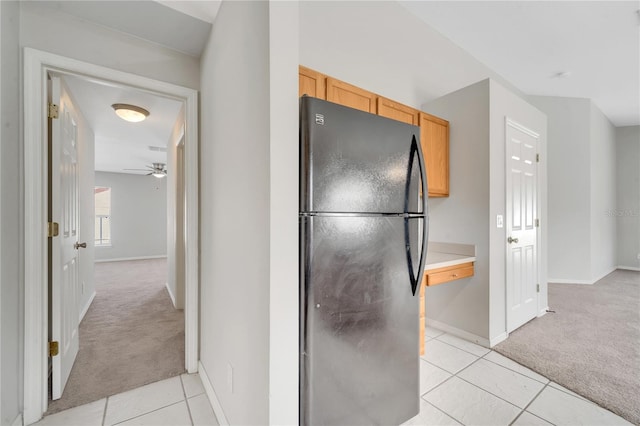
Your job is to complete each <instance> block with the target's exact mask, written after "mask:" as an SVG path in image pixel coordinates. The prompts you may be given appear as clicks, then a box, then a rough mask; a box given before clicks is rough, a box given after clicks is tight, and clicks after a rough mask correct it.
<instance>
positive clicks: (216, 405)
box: [198, 361, 229, 426]
mask: <svg viewBox="0 0 640 426" xmlns="http://www.w3.org/2000/svg"><path fill="white" fill-rule="evenodd" d="M198 374H200V380H202V385H203V386H204V390H205V392H206V393H207V398H209V402H210V403H211V407H213V414H215V415H216V418H217V419H218V423H220V426H229V420H227V416H225V415H224V410H223V409H222V404H220V400H219V399H218V396H217V395H216V392H215V391H214V390H213V385H212V384H211V380H209V376H208V375H207V371H206V370H205V369H204V366H203V365H202V362H201V361H198Z"/></svg>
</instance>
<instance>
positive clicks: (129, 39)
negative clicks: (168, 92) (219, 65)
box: [20, 1, 200, 89]
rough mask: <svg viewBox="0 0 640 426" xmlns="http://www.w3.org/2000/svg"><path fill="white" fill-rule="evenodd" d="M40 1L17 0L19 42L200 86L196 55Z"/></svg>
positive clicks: (177, 82)
mask: <svg viewBox="0 0 640 426" xmlns="http://www.w3.org/2000/svg"><path fill="white" fill-rule="evenodd" d="M39 3H40V2H37V1H22V2H20V45H21V46H28V47H33V48H35V49H39V50H44V51H47V52H51V53H56V54H58V55H62V56H66V57H69V58H73V59H78V60H81V61H85V62H89V63H92V64H96V65H102V66H105V67H109V68H114V69H117V70H120V71H126V72H130V73H132V74H138V75H143V76H145V77H149V78H154V79H156V80H161V81H166V82H169V83H174V84H178V85H181V86H186V87H189V88H193V89H197V88H198V84H199V78H200V72H199V60H198V58H195V57H193V56H189V55H186V54H184V53H181V52H177V51H174V50H171V49H168V48H165V47H162V46H160V45H158V44H155V43H151V42H149V41H146V40H142V39H140V38H137V37H134V36H131V35H128V34H125V33H122V32H119V31H114V30H112V29H109V28H107V27H104V26H102V25H97V24H93V23H91V22H89V21H87V20H84V19H81V18H79V17H76V16H73V15H69V14H66V13H64V12H60V11H57V10H55V9H52V8H51V7H47V6H46V5H45V6H43V5H42V4H39ZM44 3H46V2H44ZM150 19H151V18H150ZM53 34H55V36H52V35H53Z"/></svg>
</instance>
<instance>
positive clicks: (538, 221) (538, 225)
mask: <svg viewBox="0 0 640 426" xmlns="http://www.w3.org/2000/svg"><path fill="white" fill-rule="evenodd" d="M539 227H540V219H536V228H539Z"/></svg>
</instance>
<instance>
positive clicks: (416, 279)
mask: <svg viewBox="0 0 640 426" xmlns="http://www.w3.org/2000/svg"><path fill="white" fill-rule="evenodd" d="M416 154H417V155H418V167H419V168H420V178H421V179H420V180H421V186H422V188H421V189H422V194H423V195H422V197H423V198H422V199H423V200H425V195H426V194H427V185H426V183H427V176H426V174H425V170H424V160H423V158H422V152H421V151H420V148H419V146H418V142H417V141H416V137H415V135H414V136H413V138H412V140H411V151H410V153H409V167H408V168H407V180H406V184H405V192H404V213H405V219H404V241H405V247H406V251H407V267H408V269H409V280H410V281H411V292H412V294H413V295H414V296H415V295H416V290H417V288H418V284H420V281H421V278H422V274H421V272H422V270H423V269H424V262H425V260H426V254H427V239H428V235H429V221H428V216H427V212H426V210H427V209H426V203H425V202H424V201H423V208H422V212H423V214H424V217H423V218H424V223H423V226H422V250H421V251H420V261H419V262H418V265H419V266H418V274H417V276H416V273H415V271H414V269H413V259H412V257H411V239H410V235H409V218H408V217H407V216H406V214H408V213H409V197H410V196H411V193H410V188H411V176H412V171H413V161H414V158H415V156H416Z"/></svg>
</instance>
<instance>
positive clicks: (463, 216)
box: [423, 80, 547, 344]
mask: <svg viewBox="0 0 640 426" xmlns="http://www.w3.org/2000/svg"><path fill="white" fill-rule="evenodd" d="M423 109H425V110H426V111H427V112H429V113H432V114H434V115H437V116H439V117H442V118H444V119H446V120H448V121H449V124H450V135H449V137H450V148H449V149H450V159H449V164H450V195H449V197H448V198H442V199H435V198H430V199H429V204H430V209H429V215H430V226H429V232H430V235H429V239H430V240H431V241H444V242H456V243H466V244H475V245H476V262H475V265H474V266H475V271H474V276H473V277H471V278H468V279H463V280H457V281H454V282H451V283H447V284H446V285H439V286H435V287H429V288H427V289H426V293H425V300H426V312H425V314H426V317H427V322H430V321H436V322H437V323H441V324H444V325H446V326H448V327H454V328H456V329H458V330H461V331H463V332H465V333H470V334H471V335H474V336H477V337H479V338H480V339H477V341H478V342H479V343H482V344H490V343H491V344H492V343H495V342H496V341H498V340H500V339H503V338H504V337H505V336H506V335H505V333H506V311H505V306H506V301H505V296H506V279H505V267H506V266H505V258H506V246H505V240H506V235H505V228H497V227H496V216H497V215H502V216H503V217H505V164H506V160H505V120H506V117H509V118H511V119H512V120H514V121H516V122H518V123H519V124H522V125H523V126H525V127H527V128H529V129H531V130H534V131H536V132H538V133H540V144H541V146H540V147H539V148H540V151H541V153H542V154H543V156H544V150H545V142H546V119H545V116H544V114H542V113H541V112H540V111H538V110H537V109H536V108H534V107H533V106H531V105H530V104H528V103H527V102H525V101H524V100H523V99H521V98H520V97H519V96H517V95H515V94H513V93H512V92H511V91H509V90H507V89H506V88H504V87H503V86H502V85H500V84H498V83H496V82H495V81H492V80H484V81H481V82H479V83H476V84H473V85H471V86H468V87H466V88H464V89H461V90H458V91H456V92H453V93H451V94H448V95H446V96H443V97H441V98H438V99H436V100H434V101H431V102H429V103H427V104H425V105H424V106H423ZM538 173H539V175H540V178H541V179H540V186H539V187H538V195H539V199H540V201H541V203H542V205H541V214H542V217H544V206H545V198H546V170H545V167H544V163H542V164H541V165H540V166H539V167H538ZM543 220H544V219H543ZM544 239H545V238H544V235H543V236H542V238H541V240H540V241H539V246H538V253H539V258H540V262H541V275H542V276H541V277H540V278H541V279H540V284H541V286H542V287H541V300H540V306H541V307H542V308H546V306H547V297H546V280H545V271H546V264H545V259H546V255H545V247H544ZM467 337H471V336H468V335H467Z"/></svg>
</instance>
